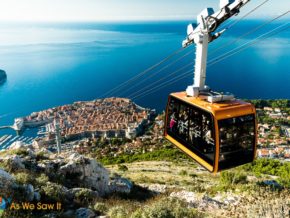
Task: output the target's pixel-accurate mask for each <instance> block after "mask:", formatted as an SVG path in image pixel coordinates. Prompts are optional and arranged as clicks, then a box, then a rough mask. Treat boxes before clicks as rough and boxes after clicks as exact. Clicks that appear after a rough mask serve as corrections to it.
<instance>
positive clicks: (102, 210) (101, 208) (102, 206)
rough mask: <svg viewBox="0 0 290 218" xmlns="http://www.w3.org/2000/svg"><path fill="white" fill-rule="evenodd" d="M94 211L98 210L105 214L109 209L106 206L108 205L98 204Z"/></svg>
mask: <svg viewBox="0 0 290 218" xmlns="http://www.w3.org/2000/svg"><path fill="white" fill-rule="evenodd" d="M94 210H96V211H98V212H100V213H102V214H105V213H106V212H107V211H108V207H107V206H106V204H104V203H102V202H97V203H96V204H95V205H94Z"/></svg>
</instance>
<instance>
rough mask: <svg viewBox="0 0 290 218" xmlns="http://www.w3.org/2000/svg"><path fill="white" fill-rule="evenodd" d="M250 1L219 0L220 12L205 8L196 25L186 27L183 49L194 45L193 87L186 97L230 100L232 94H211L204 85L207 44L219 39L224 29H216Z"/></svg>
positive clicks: (212, 100) (214, 100) (216, 100)
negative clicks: (202, 96) (217, 30)
mask: <svg viewBox="0 0 290 218" xmlns="http://www.w3.org/2000/svg"><path fill="white" fill-rule="evenodd" d="M249 1H250V0H221V1H220V10H219V11H217V12H216V13H214V10H213V8H205V9H204V10H203V11H202V12H201V13H200V14H199V15H198V16H197V24H189V25H188V27H187V38H186V39H185V40H184V41H183V42H182V46H183V48H186V47H187V46H189V45H190V44H193V43H194V44H196V58H195V72H194V81H193V85H191V86H188V87H187V89H186V94H187V95H188V96H193V97H198V96H200V94H202V95H204V96H206V98H207V100H208V101H209V102H218V101H223V100H231V99H233V98H234V96H233V95H232V94H226V95H224V94H220V93H217V92H212V91H211V90H210V88H209V87H208V86H206V85H205V79H206V62H207V53H208V44H209V43H210V42H212V41H214V40H216V39H217V38H218V37H220V36H221V35H222V34H223V33H224V32H225V31H226V28H225V29H223V30H221V31H219V32H215V31H216V29H217V28H218V27H219V26H220V25H221V24H222V23H223V22H225V21H226V20H228V19H229V18H231V17H232V16H234V15H237V14H238V13H239V12H240V8H241V7H243V6H244V5H245V4H247V3H248V2H249Z"/></svg>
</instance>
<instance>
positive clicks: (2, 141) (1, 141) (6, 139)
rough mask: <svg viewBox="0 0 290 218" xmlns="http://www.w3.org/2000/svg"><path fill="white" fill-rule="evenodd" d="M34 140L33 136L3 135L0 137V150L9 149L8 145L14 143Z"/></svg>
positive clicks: (28, 142)
mask: <svg viewBox="0 0 290 218" xmlns="http://www.w3.org/2000/svg"><path fill="white" fill-rule="evenodd" d="M34 140H35V138H34V137H27V136H19V135H17V136H13V135H4V136H1V137H0V150H6V149H9V147H10V146H11V145H13V144H15V143H20V144H32V142H33V141H34Z"/></svg>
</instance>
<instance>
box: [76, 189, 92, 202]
mask: <svg viewBox="0 0 290 218" xmlns="http://www.w3.org/2000/svg"><path fill="white" fill-rule="evenodd" d="M94 198H95V196H94V194H93V191H92V190H90V189H87V188H82V189H80V190H79V191H78V192H76V194H75V199H76V201H77V202H78V203H80V204H82V205H87V204H89V203H90V202H92V201H93V200H94Z"/></svg>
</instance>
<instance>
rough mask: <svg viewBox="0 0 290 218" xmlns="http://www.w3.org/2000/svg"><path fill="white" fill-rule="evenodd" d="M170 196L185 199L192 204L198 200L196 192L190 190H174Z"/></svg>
mask: <svg viewBox="0 0 290 218" xmlns="http://www.w3.org/2000/svg"><path fill="white" fill-rule="evenodd" d="M170 197H174V198H178V199H180V200H184V201H186V202H187V203H189V204H191V205H195V204H196V203H197V201H198V198H197V196H196V194H195V193H194V192H188V191H180V192H172V193H171V194H170Z"/></svg>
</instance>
